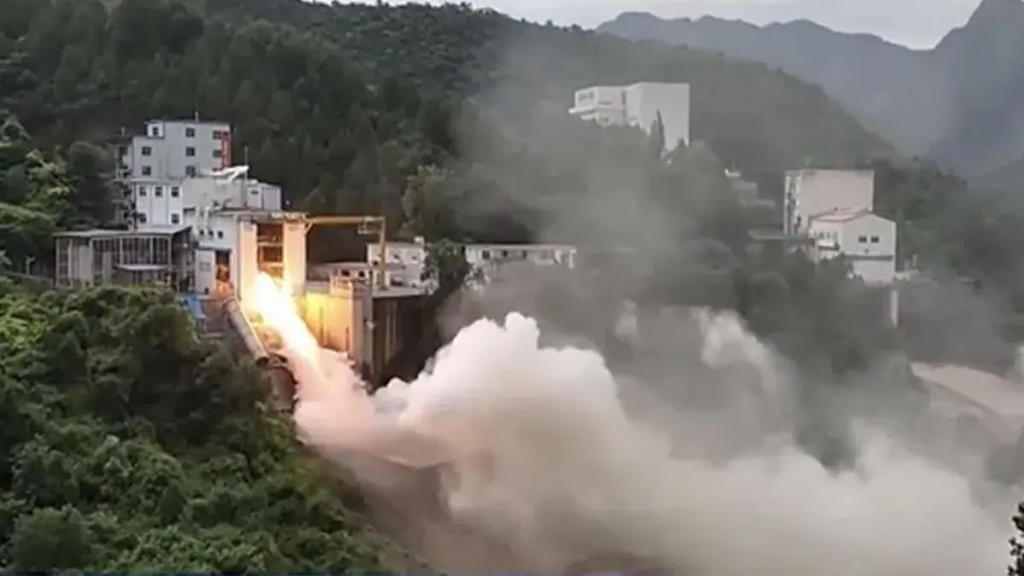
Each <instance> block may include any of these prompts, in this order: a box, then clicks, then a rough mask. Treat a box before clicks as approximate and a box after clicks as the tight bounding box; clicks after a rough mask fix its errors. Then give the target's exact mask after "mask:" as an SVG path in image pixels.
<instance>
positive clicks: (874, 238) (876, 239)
mask: <svg viewBox="0 0 1024 576" xmlns="http://www.w3.org/2000/svg"><path fill="white" fill-rule="evenodd" d="M871 243H872V244H878V236H872V237H871Z"/></svg>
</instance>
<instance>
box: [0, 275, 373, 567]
mask: <svg viewBox="0 0 1024 576" xmlns="http://www.w3.org/2000/svg"><path fill="white" fill-rule="evenodd" d="M0 305H2V306H0V310H2V313H0V331H2V333H3V336H2V338H0V342H2V343H0V349H2V350H0V357H2V358H3V361H2V364H0V418H2V419H3V423H4V425H3V434H0V460H2V465H0V542H3V543H4V544H3V545H2V546H0V566H3V567H4V568H5V569H8V570H11V571H13V572H18V573H41V572H47V571H51V570H60V571H84V572H120V573H135V574H146V573H160V572H191V573H243V572H247V573H248V572H262V573H271V572H273V573H321V572H326V571H330V572H345V573H362V574H366V573H379V572H380V571H381V570H382V569H383V568H382V566H381V564H380V560H379V558H378V551H379V546H380V545H379V544H375V542H380V541H381V540H380V539H379V538H377V537H374V536H372V535H370V534H369V533H367V532H366V531H365V529H364V528H362V527H361V525H360V523H359V521H358V520H357V519H356V518H354V517H353V516H351V514H350V513H348V512H346V510H345V509H344V508H343V507H342V505H341V503H340V501H339V500H338V499H337V497H336V496H335V495H334V494H332V484H331V482H330V480H329V478H328V477H327V476H326V475H324V474H322V473H321V472H319V471H318V469H317V466H316V465H315V463H313V462H311V461H309V460H307V459H306V458H305V457H303V456H302V455H301V452H300V451H299V450H298V448H297V445H296V443H295V440H294V437H293V434H292V432H291V430H290V426H289V425H288V424H287V423H285V422H284V421H283V420H281V419H280V418H279V417H277V416H274V415H273V414H271V413H270V412H269V410H270V409H269V408H267V407H266V405H264V404H263V403H262V397H263V390H264V384H263V382H262V380H261V375H260V374H259V372H258V371H256V370H255V369H254V368H253V367H252V366H251V365H248V364H244V363H243V364H241V365H239V364H238V362H237V361H236V360H235V359H233V358H232V357H230V356H229V355H227V354H226V353H225V352H224V351H222V350H218V349H216V348H211V347H209V346H206V345H203V344H200V343H198V342H197V341H196V339H195V335H194V332H193V327H192V326H191V323H190V321H189V319H188V318H187V317H186V316H185V315H183V314H182V313H181V310H180V309H179V306H178V304H177V302H176V300H175V299H174V297H173V295H169V294H166V293H161V292H156V291H151V290H125V289H120V288H104V289H94V290H91V291H87V292H83V293H80V294H76V295H74V296H72V297H68V296H63V295H57V294H44V295H41V296H36V295H31V294H26V293H23V292H20V291H16V290H14V288H13V287H12V286H11V285H9V284H8V283H2V284H0Z"/></svg>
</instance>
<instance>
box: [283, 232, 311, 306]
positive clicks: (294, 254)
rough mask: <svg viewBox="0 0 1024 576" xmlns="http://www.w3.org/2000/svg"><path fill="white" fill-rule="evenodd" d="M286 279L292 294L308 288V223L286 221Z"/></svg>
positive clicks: (300, 292) (284, 255)
mask: <svg viewBox="0 0 1024 576" xmlns="http://www.w3.org/2000/svg"><path fill="white" fill-rule="evenodd" d="M283 228H284V254H283V257H284V281H285V283H286V284H287V287H288V288H289V289H290V290H291V293H292V294H302V293H303V292H305V290H306V223H305V222H285V223H284V225H283Z"/></svg>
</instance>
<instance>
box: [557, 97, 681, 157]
mask: <svg viewBox="0 0 1024 576" xmlns="http://www.w3.org/2000/svg"><path fill="white" fill-rule="evenodd" d="M569 113H570V114H572V115H573V116H575V117H577V118H579V119H581V120H586V121H588V122H596V123H597V124H599V125H601V126H635V127H637V128H640V129H641V130H644V131H645V132H649V131H650V129H651V127H652V126H653V125H654V123H655V121H657V119H658V116H659V115H660V116H661V121H662V124H663V125H664V127H665V149H666V151H670V150H672V149H673V148H675V147H676V146H677V145H679V144H680V143H682V144H683V145H684V146H688V145H689V144H690V85H689V84H685V83H670V82H637V83H636V84H630V85H628V86H591V87H589V88H584V89H582V90H577V91H576V94H574V96H573V105H572V107H571V108H570V109H569Z"/></svg>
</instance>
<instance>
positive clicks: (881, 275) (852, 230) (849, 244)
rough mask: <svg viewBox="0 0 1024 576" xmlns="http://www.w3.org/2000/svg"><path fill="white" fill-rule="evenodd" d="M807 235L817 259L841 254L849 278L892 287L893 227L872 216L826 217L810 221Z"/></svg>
mask: <svg viewBox="0 0 1024 576" xmlns="http://www.w3.org/2000/svg"><path fill="white" fill-rule="evenodd" d="M808 234H809V235H810V236H811V237H812V238H813V239H814V240H815V246H816V257H817V258H819V259H828V258H833V257H835V256H837V255H838V254H843V255H844V256H845V257H846V258H847V260H848V261H849V262H850V266H851V274H852V275H853V276H856V277H858V278H861V279H862V280H864V282H866V283H868V284H891V283H892V282H893V281H894V280H895V278H896V223H895V222H893V221H891V220H887V219H885V218H882V217H881V216H878V215H875V214H871V213H861V214H856V215H849V216H840V215H826V216H821V217H818V218H814V219H812V220H811V222H810V225H809V229H808Z"/></svg>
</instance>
